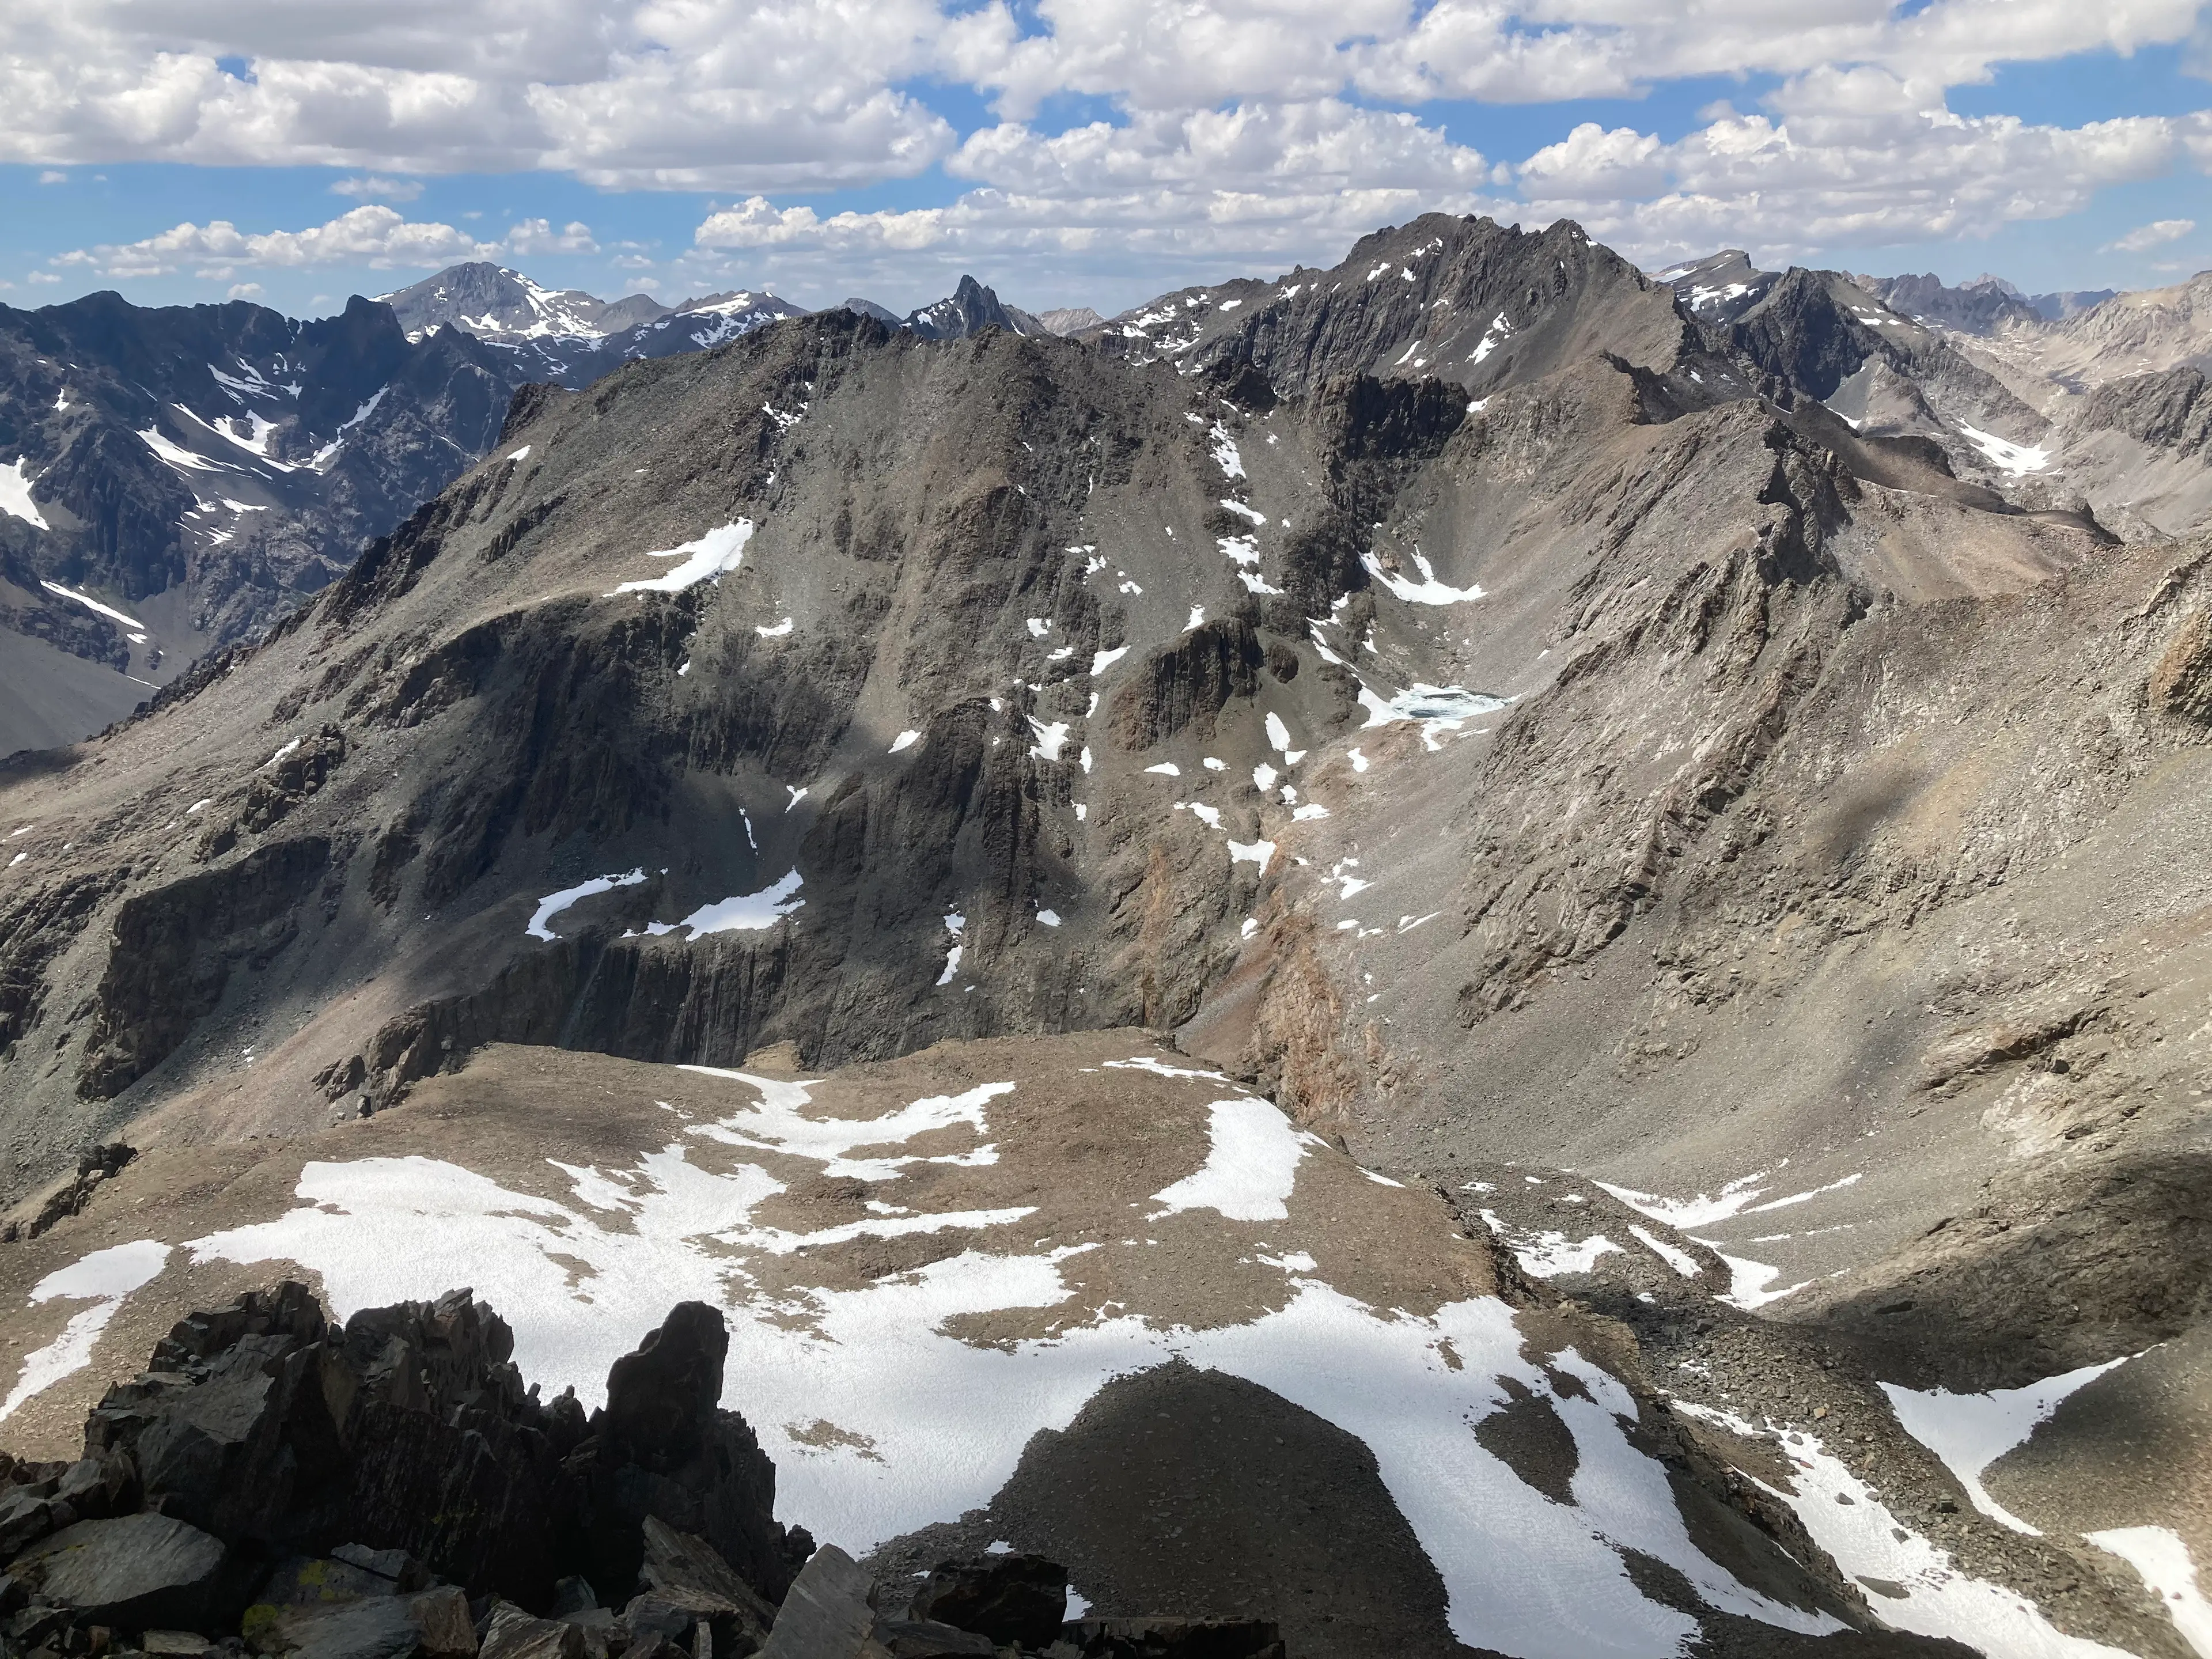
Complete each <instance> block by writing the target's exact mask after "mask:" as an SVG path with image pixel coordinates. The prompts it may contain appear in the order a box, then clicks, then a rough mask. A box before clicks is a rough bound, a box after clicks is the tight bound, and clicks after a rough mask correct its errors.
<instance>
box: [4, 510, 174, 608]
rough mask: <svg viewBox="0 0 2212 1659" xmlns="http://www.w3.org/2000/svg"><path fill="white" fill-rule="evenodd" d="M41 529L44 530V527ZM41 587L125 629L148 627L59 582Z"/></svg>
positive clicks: (41, 579)
mask: <svg viewBox="0 0 2212 1659" xmlns="http://www.w3.org/2000/svg"><path fill="white" fill-rule="evenodd" d="M7 476H8V475H7V474H6V473H5V472H0V479H4V478H5V477H7ZM41 527H42V528H43V526H41ZM39 586H41V587H43V588H45V589H46V592H49V593H58V594H60V595H61V597H62V598H64V599H75V600H76V602H77V603H78V604H79V605H82V606H84V608H85V609H86V610H88V611H97V612H98V613H99V614H100V615H101V616H103V617H108V618H110V619H111V620H112V621H115V622H119V623H122V624H123V625H124V626H125V628H137V629H143V628H144V627H145V626H146V624H145V623H142V622H140V621H139V620H138V619H137V617H129V616H125V614H124V613H123V612H122V611H118V610H117V609H116V608H115V607H114V606H113V605H102V604H101V603H100V601H99V600H98V599H94V598H93V597H92V595H91V594H89V593H80V592H78V591H77V590H76V588H74V587H64V586H62V585H61V584H60V583H59V582H50V581H48V580H46V579H45V578H44V577H41V578H40V580H39Z"/></svg>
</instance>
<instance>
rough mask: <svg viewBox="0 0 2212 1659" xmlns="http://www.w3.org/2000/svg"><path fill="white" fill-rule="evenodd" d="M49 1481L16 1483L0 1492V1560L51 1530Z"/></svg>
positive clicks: (52, 1521) (51, 1507) (52, 1527)
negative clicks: (35, 1483) (24, 1484)
mask: <svg viewBox="0 0 2212 1659" xmlns="http://www.w3.org/2000/svg"><path fill="white" fill-rule="evenodd" d="M48 1492H49V1486H48V1483H46V1482H44V1481H40V1482H39V1483H38V1484H37V1485H34V1486H15V1487H11V1488H9V1490H8V1491H7V1492H5V1493H0V1560H5V1559H9V1558H10V1557H12V1556H14V1555H15V1554H16V1553H17V1552H19V1551H21V1550H22V1549H25V1548H27V1547H28V1546H30V1545H32V1544H34V1543H36V1542H37V1541H39V1540H40V1539H41V1538H44V1537H45V1536H46V1534H48V1533H50V1532H52V1530H53V1529H54V1508H53V1504H52V1502H51V1500H50V1498H49V1497H48Z"/></svg>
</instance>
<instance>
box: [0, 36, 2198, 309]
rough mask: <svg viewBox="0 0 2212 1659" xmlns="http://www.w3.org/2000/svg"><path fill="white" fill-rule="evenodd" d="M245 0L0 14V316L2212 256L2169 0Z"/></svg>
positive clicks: (2061, 280) (899, 298)
mask: <svg viewBox="0 0 2212 1659" xmlns="http://www.w3.org/2000/svg"><path fill="white" fill-rule="evenodd" d="M220 10H221V15H219V16H218V15H216V12H215V11H214V10H213V9H210V8H207V7H205V6H196V5H193V4H191V3H188V0H176V3H173V4H172V5H170V6H168V7H166V8H162V7H155V8H148V7H146V6H143V5H135V4H128V3H125V0H77V3H76V4H73V5H71V6H70V7H69V8H67V9H65V15H62V16H59V17H57V16H55V15H52V14H51V13H49V14H46V15H15V14H13V13H11V15H10V17H9V19H8V20H6V21H0V66H4V67H0V78H8V77H11V76H12V77H13V78H15V80H16V81H17V82H19V84H18V85H16V86H15V87H13V88H8V89H7V90H8V92H9V97H7V98H5V99H0V283H5V284H7V285H8V286H7V287H6V288H5V289H0V301H5V302H7V303H9V304H13V305H18V306H24V305H36V304H43V303H49V302H52V301H54V300H57V299H62V298H68V297H72V296H74V295H77V294H80V293H83V292H86V291H88V290H90V289H95V288H113V289H119V290H120V291H121V292H123V293H124V294H125V295H127V296H128V297H130V298H131V299H133V300H135V301H141V302H143V303H179V302H196V301H210V300H220V299H222V298H225V297H227V296H229V295H233V294H236V295H243V296H246V297H252V298H256V299H258V300H261V301H264V302H265V303H268V304H270V305H274V306H276V307H279V308H281V309H283V310H286V311H289V312H291V313H295V314H312V313H320V312H325V311H328V310H333V309H336V308H337V307H340V306H342V305H343V302H344V300H345V298H346V296H347V295H349V294H352V293H356V292H362V293H375V292H380V291H383V290H386V289H392V288H395V287H398V286H401V285H403V284H404V283H408V282H410V281H413V280H415V279H416V277H418V276H422V275H424V274H427V273H428V271H429V270H434V269H436V268H437V267H438V266H440V265H441V264H448V263H451V262H453V260H454V259H456V258H470V257H489V258H495V259H497V260H499V261H500V262H501V263H504V264H511V265H513V266H514V267H516V268H517V269H520V270H526V271H527V272H529V273H530V274H531V275H532V276H536V277H537V278H538V280H540V281H543V282H546V283H551V284H554V285H556V286H575V287H580V288H586V289H591V290H592V291H593V292H596V293H599V294H601V295H616V294H619V293H622V292H624V291H628V290H629V289H644V290H645V291H648V292H652V293H654V294H656V295H658V296H659V297H660V298H662V299H664V300H670V301H672V300H675V299H678V298H680V297H682V296H683V295H686V294H692V293H702V292H706V291H708V290H709V289H725V288H731V287H738V286H749V287H772V288H774V289H775V290H776V291H777V292H779V293H781V294H784V295H787V296H788V297H790V298H793V299H794V300H797V301H801V302H803V303H809V304H824V303H829V302H832V301H836V300H838V299H841V298H842V297H844V296H845V295H848V294H853V293H860V294H865V295H869V296H870V297H872V298H875V299H878V300H879V301H883V302H884V303H886V304H889V305H890V306H892V307H896V308H900V309H903V308H906V307H911V306H914V305H917V304H920V303H922V302H925V301H927V300H929V299H932V298H934V297H935V296H936V295H939V294H941V293H943V292H945V290H946V289H948V288H949V287H950V286H951V282H952V281H953V280H954V279H955V278H957V276H958V275H959V274H960V272H962V271H963V270H972V271H973V272H974V273H975V275H976V276H979V277H981V278H982V279H983V280H984V281H986V282H987V283H992V284H993V285H994V286H995V287H997V288H998V289H1000V291H1001V292H1002V294H1004V295H1006V297H1007V298H1009V299H1011V300H1013V301H1017V302H1018V303H1021V304H1024V305H1027V306H1030V307H1033V308H1041V307H1046V306H1051V305H1073V304H1091V305H1093V306H1096V307H1098V308H1099V309H1100V310H1101V311H1105V312H1111V311H1114V310H1117V309H1119V308H1121V307H1124V306H1127V305H1130V304H1133V303H1135V302H1137V301H1140V300H1142V299H1144V298H1146V297H1147V296H1148V295H1152V294H1153V293H1156V292H1158V291H1160V290H1162V289H1167V288H1170V287H1175V286H1178V285H1180V284H1182V283H1186V282H1192V281H1204V280H1211V279H1216V278H1218V277H1222V276H1230V275H1236V274H1245V273H1251V274H1271V273H1273V271H1275V270H1280V269H1283V268H1285V267H1286V266H1288V265H1289V264H1292V263H1295V262H1297V261H1298V260H1301V259H1303V260H1305V261H1308V262H1316V263H1333V262H1334V260H1335V259H1336V258H1339V257H1340V256H1341V253H1342V252H1343V250H1344V249H1345V247H1346V246H1348V245H1349V244H1350V242H1351V241H1352V240H1354V239H1356V237H1357V236H1358V235H1359V234H1363V233H1364V232H1365V231H1367V230H1369V229H1372V228H1376V226H1377V225H1380V224H1383V223H1388V222H1398V221H1401V220H1403V219H1405V218H1408V217H1411V216H1413V215H1414V214H1416V213H1419V212H1421V211H1425V210H1432V209H1434V210H1449V211H1461V212H1468V211H1472V212H1486V213H1492V214H1494V215H1495V216H1498V217H1499V218H1501V219H1504V220H1508V221H1511V220H1516V219H1517V220H1519V221H1521V222H1523V223H1528V224H1531V225H1534V224H1541V223H1544V222H1549V221H1550V220H1551V219H1553V218H1555V217H1560V216H1571V217H1575V218H1577V219H1579V220H1581V221H1582V222H1583V223H1585V224H1586V225H1588V226H1589V228H1590V229H1591V231H1592V233H1593V234H1595V235H1596V236H1597V237H1598V238H1599V240H1604V241H1607V242H1609V243H1611V244H1612V245H1613V246H1616V247H1619V248H1620V249H1621V251H1622V252H1626V253H1627V254H1628V255H1629V256H1630V257H1631V258H1636V259H1638V260H1639V261H1640V262H1642V263H1644V264H1647V265H1651V266H1656V265H1660V264H1666V263H1669V262H1671V261H1672V260H1674V259H1675V258H1683V257H1690V256H1693V255H1695V254H1697V253H1701V252H1708V251H1711V249H1712V248H1715V247H1718V246H1744V247H1747V248H1748V249H1749V250H1750V251H1751V252H1752V253H1753V257H1754V258H1758V259H1759V260H1760V261H1761V262H1763V263H1765V264H1786V263H1793V262H1795V263H1811V264H1827V265H1834V266H1838V267H1842V268H1844V269H1847V270H1874V271H1877V272H1881V273H1885V274H1887V273H1889V272H1893V271H1898V270H1935V271H1936V272H1938V273H1940V274H1942V276H1945V277H1946V278H1947V279H1949V280H1953V281H1957V280H1961V279H1963V278H1966V277H1968V276H1973V275H1975V274H1978V273H1979V272H1981V271H1983V270H1995V271H1996V272H1998V273H2000V274H2002V275H2005V276H2009V277H2011V278H2012V279H2013V280H2015V281H2016V282H2018V283H2021V286H2022V287H2024V288H2026V289H2029V290H2030V291H2040V290H2045V289H2057V288H2067V289H2079V288H2100V287H2119V288H2139V287H2148V286H2155V285H2161V284H2164V283H2170V282H2172V281H2175V280H2178V279H2179V277H2180V276H2185V275H2187V274H2189V273H2190V272H2192V271H2194V270H2198V269H2200V268H2203V266H2206V265H2212V246H2209V245H2208V243H2212V200H2208V199H2207V185H2206V177H2205V172H2204V170H2203V169H2204V168H2205V167H2207V166H2208V165H2212V115H2208V113H2207V112H2208V110H2212V82H2207V81H2206V80H2205V79H2203V78H2202V76H2200V75H2199V74H2197V73H2193V72H2192V70H2194V69H2198V68H2201V67H2202V66H2203V64H2204V62H2205V61H2206V60H2207V58H2212V51H2208V46H2207V41H2208V29H2207V23H2206V20H2205V19H2203V18H2202V17H2200V15H2199V8H2198V7H2197V5H2196V4H2194V3H2177V0H2111V3H2108V4H2106V5H2103V6H2100V7H2098V8H2093V9H2092V8H2084V7H2081V6H2080V5H2079V4H2078V3H2069V4H2063V5H2062V4H2057V3H2051V0H1929V3H1913V4H1906V5H1899V6H1894V7H1889V6H1886V5H1885V4H1884V3H1882V0H1826V3H1824V0H1807V3H1805V4H1804V5H1802V6H1800V7H1796V8H1791V9H1788V10H1789V15H1788V16H1787V18H1786V19H1779V20H1778V17H1777V16H1776V15H1775V14H1776V13H1777V10H1778V9H1777V8H1775V7H1773V6H1772V5H1771V4H1769V3H1765V0H1705V3H1703V4H1701V5H1700V6H1699V7H1698V8H1697V9H1696V11H1695V13H1694V14H1692V12H1691V11H1690V10H1689V9H1687V8H1684V7H1679V6H1678V7H1674V8H1668V7H1666V6H1638V7H1633V8H1631V7H1626V6H1624V5H1622V4H1620V3H1619V0H1546V3H1542V4H1541V5H1540V6H1537V7H1534V8H1532V9H1530V10H1529V11H1528V13H1527V14H1526V15H1522V16H1511V17H1501V16H1500V15H1499V14H1498V13H1497V12H1496V11H1495V10H1494V9H1489V8H1477V7H1474V6H1466V7H1463V8H1462V6H1461V5H1460V4H1459V3H1458V0H1430V3H1409V0H1334V3H1330V4H1327V5H1323V4H1320V3H1316V0H1269V3H1264V4H1256V3H1255V4H1251V5H1245V6H1235V7H1232V6H1218V7H1214V8H1211V9H1209V8H1206V7H1205V6H1202V5H1189V4H1183V3H1175V0H1083V3H1081V4H1076V3H1074V0H1066V3H1061V0H1043V3H1042V4H1040V5H1029V4H1024V5H1023V6H1021V7H1020V8H1018V9H1014V10H1008V9H1006V8H1005V7H1003V6H1000V5H996V4H984V5H974V4H964V5H960V6H957V7H951V8H942V7H939V6H937V5H935V4H933V3H930V0H874V3H869V4H861V3H859V0H799V3H796V4H787V5H784V6H781V7H780V8H777V9H774V10H772V11H771V10H767V9H762V8H760V7H759V6H757V5H756V4H753V3H750V0H696V3H690V4H686V5H684V6H681V7H678V6H676V5H673V4H671V3H668V0H629V3H621V4H595V5H584V4H571V3H566V0H551V3H548V4H544V5H540V6H537V7H533V8H532V10H531V12H530V14H529V15H528V16H527V17H526V18H525V19H523V20H522V21H520V22H519V23H518V21H517V14H516V13H515V11H514V9H513V5H512V3H511V0H451V3H447V4H442V5H438V6H435V7H434V6H431V5H429V4H428V3H427V0H401V3H398V4H396V5H395V6H393V7H392V8H391V9H388V10H386V11H380V12H379V13H376V14H374V15H370V14H363V13H351V14H339V13H336V12H332V11H328V10H326V9H321V8H301V7H296V6H288V5H286V4H285V3H284V0H246V3H240V4H234V5H226V6H224V7H222V8H221V9H220ZM1624 19H1626V20H1629V21H1623V20H1624ZM26 65H28V66H30V67H29V68H28V69H26V67H25V66H26ZM2200 225H2202V226H2203V227H2204V228H2203V229H2200V228H2198V227H2199V226H2200Z"/></svg>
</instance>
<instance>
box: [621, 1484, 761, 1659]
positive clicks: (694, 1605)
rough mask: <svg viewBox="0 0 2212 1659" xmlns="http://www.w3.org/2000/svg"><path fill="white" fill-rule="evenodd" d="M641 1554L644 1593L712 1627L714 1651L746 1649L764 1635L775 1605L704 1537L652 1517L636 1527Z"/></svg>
mask: <svg viewBox="0 0 2212 1659" xmlns="http://www.w3.org/2000/svg"><path fill="white" fill-rule="evenodd" d="M639 1531H640V1534H641V1536H642V1538H643V1540H644V1544H645V1559H644V1562H643V1564H642V1565H641V1566H640V1568H639V1570H638V1576H639V1577H640V1578H641V1580H642V1581H643V1582H644V1583H645V1586H646V1589H647V1592H648V1593H649V1594H651V1595H654V1596H656V1597H658V1598H659V1600H660V1601H664V1602H665V1603H667V1604H668V1605H670V1606H671V1607H680V1608H682V1609H683V1610H684V1612H686V1613H690V1615H691V1616H692V1618H693V1619H694V1620H703V1621H705V1622H706V1623H707V1624H708V1625H710V1626H712V1627H713V1629H714V1638H715V1639H714V1651H715V1652H716V1653H717V1654H720V1655H728V1654H733V1653H750V1652H752V1651H753V1650H756V1649H757V1648H758V1647H759V1646H760V1645H761V1644H762V1643H763V1642H765V1641H766V1640H767V1639H768V1632H769V1626H771V1625H773V1624H774V1623H775V1607H772V1606H770V1605H769V1603H768V1602H767V1601H765V1600H763V1598H762V1597H761V1595H759V1594H758V1593H757V1591H755V1590H754V1589H753V1588H752V1587H751V1586H750V1584H748V1583H745V1581H744V1579H742V1578H740V1577H738V1575H737V1572H736V1571H735V1570H734V1569H732V1567H731V1565H730V1564H729V1563H728V1562H726V1561H725V1560H723V1559H722V1558H721V1557H720V1555H718V1554H716V1553H714V1547H713V1546H712V1545H711V1544H709V1543H708V1542H707V1541H706V1540H705V1539H703V1538H695V1537H693V1536H692V1535H691V1534H689V1533H681V1532H678V1531H677V1530H676V1529H675V1528H673V1527H671V1526H669V1525H668V1524H667V1523H666V1522H664V1521H661V1520H659V1519H658V1518H657V1517H655V1516H646V1518H645V1522H644V1524H643V1525H642V1526H641V1528H639Z"/></svg>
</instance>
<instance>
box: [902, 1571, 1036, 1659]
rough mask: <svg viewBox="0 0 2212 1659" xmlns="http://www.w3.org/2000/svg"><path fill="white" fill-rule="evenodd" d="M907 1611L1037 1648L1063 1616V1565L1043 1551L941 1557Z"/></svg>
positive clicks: (1007, 1641) (1008, 1641)
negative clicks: (957, 1559)
mask: <svg viewBox="0 0 2212 1659" xmlns="http://www.w3.org/2000/svg"><path fill="white" fill-rule="evenodd" d="M911 1612H912V1616H913V1617H914V1618H916V1619H929V1620H936V1621H937V1622H938V1623H939V1624H945V1625H954V1626H958V1627H959V1628H960V1629H962V1630H971V1631H974V1632H976V1633H977V1634H978V1635H981V1636H987V1637H988V1638H991V1640H992V1641H994V1642H999V1643H1012V1644H1014V1645H1016V1646H1018V1647H1025V1648H1041V1647H1042V1646H1044V1645H1045V1644H1047V1643H1048V1642H1050V1641H1052V1640H1053V1639H1054V1638H1055V1637H1057V1636H1058V1635H1059V1634H1060V1622H1061V1621H1062V1620H1065V1619H1066V1617H1067V1569H1066V1567H1063V1566H1061V1565H1060V1563H1058V1562H1057V1561H1048V1560H1047V1559H1045V1558H1044V1557H1043V1556H1042V1555H980V1556H976V1557H974V1558H973V1559H969V1560H965V1561H946V1562H944V1563H942V1564H941V1565H939V1566H938V1567H937V1569H936V1570H935V1571H933V1572H932V1573H931V1574H930V1575H929V1577H928V1578H927V1579H926V1580H925V1581H924V1582H923V1583H922V1586H921V1589H919V1590H917V1591H916V1592H915V1598H914V1602H913V1607H912V1610H911Z"/></svg>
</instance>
